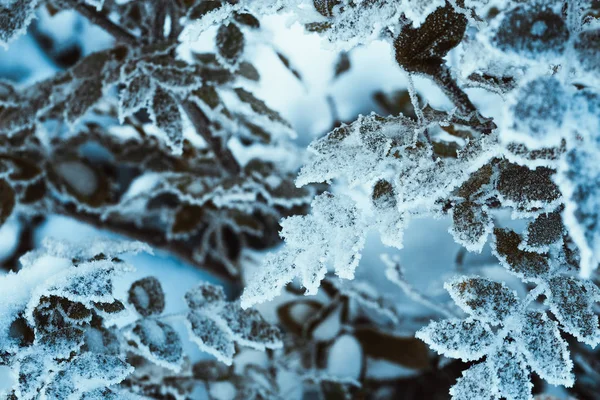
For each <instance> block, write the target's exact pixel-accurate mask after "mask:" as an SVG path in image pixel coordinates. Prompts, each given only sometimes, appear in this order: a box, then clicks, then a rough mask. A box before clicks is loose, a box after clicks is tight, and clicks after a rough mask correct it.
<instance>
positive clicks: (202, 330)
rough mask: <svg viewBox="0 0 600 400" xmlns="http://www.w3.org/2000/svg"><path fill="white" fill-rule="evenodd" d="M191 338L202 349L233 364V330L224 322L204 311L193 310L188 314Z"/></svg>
mask: <svg viewBox="0 0 600 400" xmlns="http://www.w3.org/2000/svg"><path fill="white" fill-rule="evenodd" d="M187 321H188V329H189V331H190V335H191V339H192V341H194V342H195V343H196V344H197V345H198V347H200V350H202V351H205V352H207V353H209V354H212V355H213V356H215V357H216V358H217V359H218V360H219V361H221V362H223V363H225V364H227V365H231V363H232V360H233V354H234V353H235V347H234V346H233V337H232V335H231V331H230V330H229V329H228V328H227V326H226V325H224V323H222V322H220V321H218V320H214V319H212V318H210V317H209V316H208V315H206V314H204V313H202V312H196V311H192V312H190V313H188V315H187Z"/></svg>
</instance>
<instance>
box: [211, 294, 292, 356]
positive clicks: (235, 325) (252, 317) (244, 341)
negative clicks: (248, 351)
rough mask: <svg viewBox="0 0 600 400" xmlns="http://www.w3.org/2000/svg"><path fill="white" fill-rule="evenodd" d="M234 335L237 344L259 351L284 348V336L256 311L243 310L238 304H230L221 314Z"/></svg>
mask: <svg viewBox="0 0 600 400" xmlns="http://www.w3.org/2000/svg"><path fill="white" fill-rule="evenodd" d="M220 316H221V318H223V319H224V320H225V322H226V323H227V326H228V327H229V329H231V332H232V333H233V339H234V340H235V342H237V343H240V344H241V345H244V346H248V347H252V348H255V349H258V350H264V349H276V348H280V347H282V346H283V344H282V341H281V340H282V334H281V332H280V331H279V329H277V328H276V327H274V326H273V325H271V324H269V323H268V322H267V321H265V320H264V318H263V317H262V316H261V315H260V313H259V312H258V311H257V310H255V309H252V308H250V309H246V310H244V309H242V308H241V307H240V304H239V303H238V302H235V303H228V304H227V305H226V306H225V307H224V308H223V310H222V311H221V313H220Z"/></svg>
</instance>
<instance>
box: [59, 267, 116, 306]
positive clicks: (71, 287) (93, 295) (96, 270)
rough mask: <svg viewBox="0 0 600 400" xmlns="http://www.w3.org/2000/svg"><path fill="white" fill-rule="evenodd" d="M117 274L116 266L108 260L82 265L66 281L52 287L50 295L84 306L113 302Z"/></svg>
mask: <svg viewBox="0 0 600 400" xmlns="http://www.w3.org/2000/svg"><path fill="white" fill-rule="evenodd" d="M115 272H116V271H115V267H114V264H113V263H112V262H111V261H108V260H100V261H92V262H86V263H82V264H79V265H78V266H77V268H76V269H74V270H73V271H71V273H70V274H69V276H67V277H65V278H64V280H62V281H59V282H57V283H55V284H54V285H52V286H50V288H49V293H50V294H56V295H60V296H64V297H66V298H68V299H69V300H71V301H78V302H81V303H84V304H90V303H91V302H112V301H113V300H114V297H113V278H114V275H115Z"/></svg>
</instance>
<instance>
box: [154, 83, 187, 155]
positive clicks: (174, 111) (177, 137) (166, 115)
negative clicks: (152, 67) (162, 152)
mask: <svg viewBox="0 0 600 400" xmlns="http://www.w3.org/2000/svg"><path fill="white" fill-rule="evenodd" d="M151 115H152V116H153V120H154V123H155V124H156V126H157V127H158V128H159V129H160V130H161V131H162V132H163V133H164V134H165V135H166V138H165V141H166V142H167V144H168V145H169V146H170V147H171V148H172V149H173V150H175V151H179V150H180V149H181V146H182V142H183V123H182V121H181V114H180V112H179V106H178V105H177V101H176V99H175V98H174V97H173V96H171V94H170V93H169V92H167V91H166V90H164V89H162V88H161V87H160V86H159V87H157V88H156V90H155V91H154V95H153V97H152V114H151Z"/></svg>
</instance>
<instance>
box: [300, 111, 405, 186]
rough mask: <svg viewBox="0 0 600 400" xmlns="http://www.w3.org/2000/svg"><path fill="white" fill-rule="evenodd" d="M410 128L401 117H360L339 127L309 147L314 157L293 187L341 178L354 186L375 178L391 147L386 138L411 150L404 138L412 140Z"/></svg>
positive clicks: (389, 141)
mask: <svg viewBox="0 0 600 400" xmlns="http://www.w3.org/2000/svg"><path fill="white" fill-rule="evenodd" d="M413 128H414V123H413V122H412V121H411V120H409V119H408V118H404V117H402V116H400V117H387V118H384V117H380V116H378V115H375V114H371V115H369V116H360V117H359V118H358V119H357V120H356V121H355V122H353V123H352V124H351V125H342V126H340V127H339V128H336V129H334V130H333V131H332V132H330V133H329V134H328V135H327V136H325V137H324V138H321V139H319V140H316V141H314V142H313V143H312V144H311V145H310V147H309V150H310V151H311V152H313V153H315V157H314V158H313V159H312V160H311V161H310V163H308V164H307V165H305V166H304V167H303V168H302V170H301V171H300V174H299V176H298V179H297V181H296V184H297V185H305V184H307V183H312V182H329V181H330V180H331V179H334V178H338V177H345V178H346V179H348V181H349V183H350V184H351V185H355V184H357V183H358V182H364V181H365V180H371V179H373V178H375V177H378V175H379V174H378V173H379V172H380V170H381V169H383V168H382V167H379V164H380V163H383V162H384V161H387V159H386V158H387V156H388V153H389V151H390V149H391V147H392V144H393V140H392V139H391V138H390V137H388V136H399V137H406V138H407V140H406V142H407V143H406V145H407V146H412V145H414V143H413V141H412V140H410V139H408V138H412V137H413V136H414V130H413ZM402 144H404V143H402ZM390 158H391V157H390ZM391 159H392V160H393V158H391Z"/></svg>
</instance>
